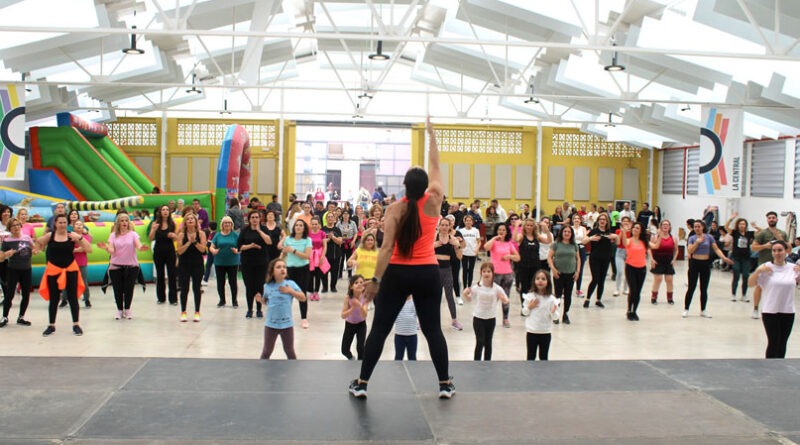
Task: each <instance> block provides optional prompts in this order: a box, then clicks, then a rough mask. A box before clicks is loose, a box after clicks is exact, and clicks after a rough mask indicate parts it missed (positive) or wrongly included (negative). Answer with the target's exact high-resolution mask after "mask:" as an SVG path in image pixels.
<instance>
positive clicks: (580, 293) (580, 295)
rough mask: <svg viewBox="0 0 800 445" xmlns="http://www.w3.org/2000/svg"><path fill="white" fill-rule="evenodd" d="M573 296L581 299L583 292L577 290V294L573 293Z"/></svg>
mask: <svg viewBox="0 0 800 445" xmlns="http://www.w3.org/2000/svg"><path fill="white" fill-rule="evenodd" d="M575 295H577V296H579V297H582V296H583V291H582V290H578V291H577V292H575Z"/></svg>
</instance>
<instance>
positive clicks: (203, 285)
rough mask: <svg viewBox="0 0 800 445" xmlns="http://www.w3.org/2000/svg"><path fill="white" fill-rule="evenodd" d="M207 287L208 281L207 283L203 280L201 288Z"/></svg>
mask: <svg viewBox="0 0 800 445" xmlns="http://www.w3.org/2000/svg"><path fill="white" fill-rule="evenodd" d="M206 286H208V281H206V280H203V281H202V282H201V283H200V287H206Z"/></svg>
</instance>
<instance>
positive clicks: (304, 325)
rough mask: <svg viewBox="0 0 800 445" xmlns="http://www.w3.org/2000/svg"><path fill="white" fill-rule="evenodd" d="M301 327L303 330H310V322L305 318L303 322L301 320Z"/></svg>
mask: <svg viewBox="0 0 800 445" xmlns="http://www.w3.org/2000/svg"><path fill="white" fill-rule="evenodd" d="M300 326H301V327H302V328H303V329H308V320H307V319H305V318H304V319H302V320H300Z"/></svg>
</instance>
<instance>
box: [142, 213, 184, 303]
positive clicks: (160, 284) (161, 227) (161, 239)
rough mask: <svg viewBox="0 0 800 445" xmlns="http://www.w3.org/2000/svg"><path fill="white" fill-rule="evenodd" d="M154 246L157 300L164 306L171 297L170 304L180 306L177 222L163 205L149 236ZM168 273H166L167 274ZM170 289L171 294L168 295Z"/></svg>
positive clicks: (156, 215)
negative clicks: (176, 245)
mask: <svg viewBox="0 0 800 445" xmlns="http://www.w3.org/2000/svg"><path fill="white" fill-rule="evenodd" d="M148 238H150V241H155V245H154V246H153V265H154V266H155V267H156V300H157V302H158V304H164V303H165V302H166V301H167V295H169V304H171V305H176V304H178V276H177V270H176V268H175V259H176V253H175V240H176V239H178V236H177V234H176V233H175V221H173V220H172V213H170V211H169V207H168V206H166V205H162V206H161V207H159V208H158V211H157V212H156V214H155V220H154V221H153V224H152V226H150V233H149V234H148ZM165 272H166V273H165ZM167 289H169V294H167Z"/></svg>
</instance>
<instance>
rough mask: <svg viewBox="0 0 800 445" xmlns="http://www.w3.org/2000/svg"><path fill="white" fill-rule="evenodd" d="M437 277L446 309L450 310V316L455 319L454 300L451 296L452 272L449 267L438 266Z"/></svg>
mask: <svg viewBox="0 0 800 445" xmlns="http://www.w3.org/2000/svg"><path fill="white" fill-rule="evenodd" d="M439 279H440V280H441V283H442V289H443V290H444V298H445V299H446V300H447V309H448V310H449V311H450V318H452V319H453V320H455V319H456V300H455V298H453V274H452V269H450V268H449V267H441V266H439Z"/></svg>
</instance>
